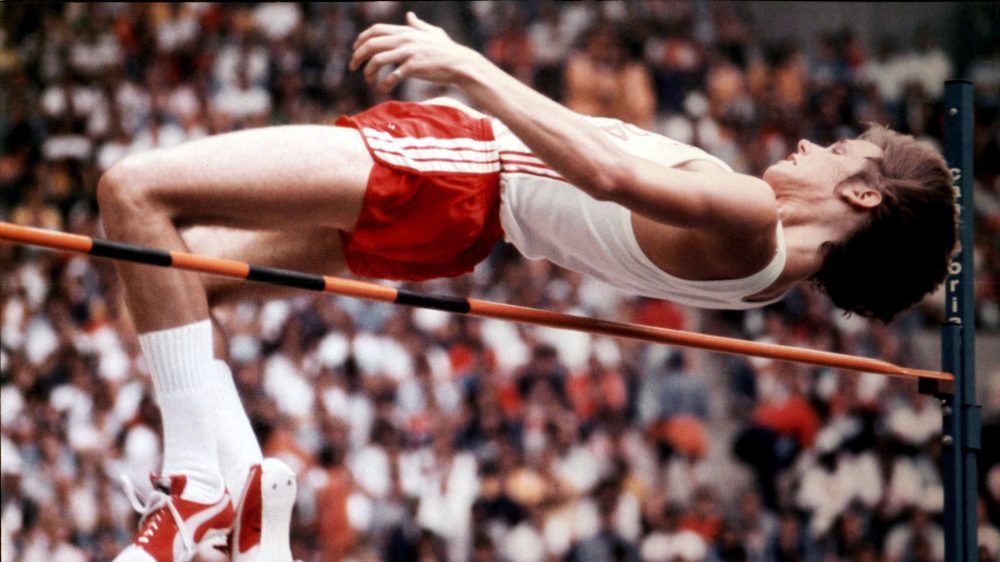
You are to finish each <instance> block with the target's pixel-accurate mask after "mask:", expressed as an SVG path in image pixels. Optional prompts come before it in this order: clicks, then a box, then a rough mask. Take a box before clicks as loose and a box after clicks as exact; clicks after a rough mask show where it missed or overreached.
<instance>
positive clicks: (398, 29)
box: [351, 23, 412, 49]
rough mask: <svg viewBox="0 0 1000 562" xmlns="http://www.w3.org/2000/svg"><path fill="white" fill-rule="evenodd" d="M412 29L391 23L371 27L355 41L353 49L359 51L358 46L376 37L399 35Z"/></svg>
mask: <svg viewBox="0 0 1000 562" xmlns="http://www.w3.org/2000/svg"><path fill="white" fill-rule="evenodd" d="M411 29H412V28H411V27H410V26H408V25H392V24H390V23H376V24H375V25H373V26H371V27H369V28H368V29H366V30H364V31H362V32H361V34H360V35H358V38H357V39H355V40H354V45H353V46H352V47H351V48H352V49H357V48H358V45H361V44H362V43H364V42H365V41H367V40H369V39H372V38H374V37H384V36H386V35H398V34H400V33H403V32H405V31H410V30H411Z"/></svg>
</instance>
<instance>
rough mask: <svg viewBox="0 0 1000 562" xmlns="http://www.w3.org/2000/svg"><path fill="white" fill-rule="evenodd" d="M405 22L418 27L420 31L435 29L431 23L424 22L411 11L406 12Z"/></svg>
mask: <svg viewBox="0 0 1000 562" xmlns="http://www.w3.org/2000/svg"><path fill="white" fill-rule="evenodd" d="M406 23H408V24H410V25H412V26H413V27H415V28H417V29H420V30H422V31H433V30H435V29H437V28H436V27H434V26H433V25H431V24H429V23H427V22H425V21H424V20H422V19H420V18H418V17H417V14H415V13H413V12H406Z"/></svg>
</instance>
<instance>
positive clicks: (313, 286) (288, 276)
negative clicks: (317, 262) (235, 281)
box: [247, 265, 326, 291]
mask: <svg viewBox="0 0 1000 562" xmlns="http://www.w3.org/2000/svg"><path fill="white" fill-rule="evenodd" d="M247 279H248V280H250V281H261V282H263V283H271V284H274V285H285V286H286V287H297V288H299V289H307V290H310V291H322V290H323V289H325V288H326V281H324V280H323V277H322V276H320V275H310V274H308V273H299V272H298V271H289V270H287V269H276V268H273V267H262V266H259V265H251V266H250V273H248V274H247Z"/></svg>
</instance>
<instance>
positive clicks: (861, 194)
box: [765, 126, 957, 321]
mask: <svg viewBox="0 0 1000 562" xmlns="http://www.w3.org/2000/svg"><path fill="white" fill-rule="evenodd" d="M800 150H804V151H805V153H808V152H809V151H810V150H815V151H816V152H815V154H814V155H813V156H814V157H813V158H809V157H808V156H801V157H798V158H797V159H798V164H799V166H794V165H793V166H788V165H785V166H781V169H780V170H773V171H772V170H769V171H768V172H769V173H771V174H776V173H777V174H781V175H782V176H780V177H778V178H775V179H779V180H783V181H786V182H788V181H791V180H793V179H795V178H798V177H800V176H802V177H805V176H806V175H809V176H812V177H814V178H815V177H817V176H815V174H828V175H827V176H826V177H827V178H835V179H836V181H837V182H838V183H837V186H836V188H835V190H834V192H835V194H836V196H837V197H839V198H841V200H843V201H845V202H847V203H848V204H849V205H850V206H851V207H852V208H853V209H855V210H858V211H862V212H863V213H864V216H863V218H862V220H860V221H859V222H858V226H857V227H855V228H854V229H853V230H852V231H851V232H850V233H849V234H848V235H847V236H846V237H844V238H843V239H841V240H839V241H837V242H830V243H827V244H826V245H825V247H824V254H825V255H824V258H823V263H822V265H821V267H820V269H819V271H817V272H816V274H815V275H814V276H813V281H814V282H815V283H816V285H817V286H818V287H819V288H820V289H821V290H822V291H823V292H825V293H826V294H827V295H828V296H829V297H830V299H831V300H832V301H833V303H834V305H836V306H837V307H839V308H842V309H844V310H846V311H848V312H854V313H857V314H860V315H862V316H866V317H869V318H878V319H880V320H883V321H889V320H891V319H892V318H893V317H895V316H896V315H897V314H899V313H900V312H902V311H903V310H906V309H907V308H909V307H911V306H913V305H914V304H916V303H918V302H919V301H920V300H921V299H922V298H923V297H924V295H926V294H927V293H929V292H931V291H933V290H934V289H935V288H936V287H937V286H938V285H939V284H940V283H941V282H942V281H943V280H944V278H945V276H946V275H947V271H948V262H949V259H950V257H951V255H952V252H953V250H954V248H955V240H956V224H957V215H956V206H955V196H954V191H953V189H952V181H951V174H950V173H949V171H948V166H947V164H946V163H945V161H944V158H942V157H941V155H940V154H939V153H938V152H937V150H935V149H934V147H932V146H931V145H929V144H927V143H924V142H920V141H917V140H915V139H914V138H913V137H911V136H909V135H901V134H899V133H895V132H893V131H890V130H889V129H887V128H885V127H881V126H872V127H870V128H869V129H868V130H867V131H866V132H865V133H864V134H862V135H861V136H860V137H858V138H857V139H854V140H849V141H841V142H840V143H837V144H834V145H832V146H831V147H828V148H825V149H823V148H819V147H815V145H806V146H804V147H800ZM819 151H825V155H823V156H820V152H819ZM772 168H774V167H772ZM766 177H767V174H765V179H766ZM819 177H823V176H819Z"/></svg>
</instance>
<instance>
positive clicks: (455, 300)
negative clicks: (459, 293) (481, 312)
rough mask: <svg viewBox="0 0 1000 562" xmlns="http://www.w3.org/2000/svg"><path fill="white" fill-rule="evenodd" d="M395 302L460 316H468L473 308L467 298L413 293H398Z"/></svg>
mask: <svg viewBox="0 0 1000 562" xmlns="http://www.w3.org/2000/svg"><path fill="white" fill-rule="evenodd" d="M393 302H395V303H396V304H405V305H406V306H416V307H419V308H433V309H434V310H443V311H445V312H457V313H459V314H467V313H468V312H469V310H471V308H472V307H471V306H470V305H469V299H466V298H462V297H446V296H442V295H425V294H422V293H414V292H411V291H397V292H396V300H394V301H393Z"/></svg>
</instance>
